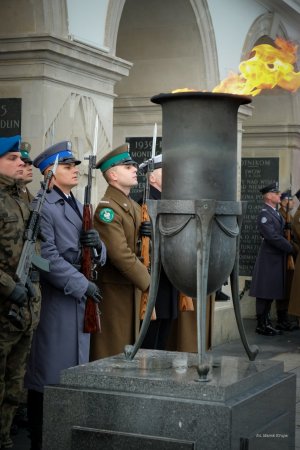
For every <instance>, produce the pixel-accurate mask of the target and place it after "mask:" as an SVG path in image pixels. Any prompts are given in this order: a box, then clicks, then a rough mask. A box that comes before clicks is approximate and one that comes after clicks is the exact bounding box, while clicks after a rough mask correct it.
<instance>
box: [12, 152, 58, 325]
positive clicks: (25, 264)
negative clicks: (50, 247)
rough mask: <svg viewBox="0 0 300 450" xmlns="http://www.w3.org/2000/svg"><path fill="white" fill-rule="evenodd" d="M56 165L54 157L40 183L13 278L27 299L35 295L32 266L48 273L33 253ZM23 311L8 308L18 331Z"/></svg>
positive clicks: (48, 266)
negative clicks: (25, 290) (26, 291)
mask: <svg viewBox="0 0 300 450" xmlns="http://www.w3.org/2000/svg"><path fill="white" fill-rule="evenodd" d="M57 165H58V156H57V157H56V160H55V163H54V166H53V169H52V170H49V172H48V173H47V175H46V178H45V180H44V182H43V183H41V185H42V188H43V193H42V195H41V196H40V197H39V198H38V200H37V203H36V206H35V208H34V209H33V210H32V211H31V212H30V216H29V219H28V222H27V225H26V229H25V233H24V240H25V242H24V245H23V248H22V253H21V256H20V259H19V263H18V267H17V269H16V273H15V277H14V278H15V280H16V281H18V282H20V283H22V284H23V285H24V286H26V287H27V289H28V294H29V299H31V298H34V297H35V295H36V293H35V289H34V286H33V284H32V282H31V279H30V276H29V274H30V270H31V268H32V266H34V267H36V268H37V269H39V270H43V271H44V272H49V271H50V264H49V261H48V260H47V259H44V258H42V257H41V256H39V255H37V254H36V253H35V244H36V241H37V238H38V234H39V231H40V222H41V211H42V207H43V204H44V202H45V198H46V194H47V193H48V192H49V190H50V184H51V181H52V178H53V176H54V175H55V172H56V168H57ZM23 309H24V308H23V307H19V306H18V305H16V304H14V303H13V304H11V306H10V309H9V312H8V316H7V317H8V319H9V320H10V321H11V322H12V323H13V324H14V325H15V326H16V327H17V328H19V329H22V322H23V318H24V316H23Z"/></svg>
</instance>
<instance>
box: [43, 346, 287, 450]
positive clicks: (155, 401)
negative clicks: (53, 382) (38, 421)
mask: <svg viewBox="0 0 300 450" xmlns="http://www.w3.org/2000/svg"><path fill="white" fill-rule="evenodd" d="M196 365H197V355H194V354H191V353H178V352H164V351H151V350H139V351H138V353H137V355H136V357H135V359H134V360H133V361H127V360H126V359H125V357H124V356H123V355H117V356H114V357H110V358H106V359H102V360H99V361H95V362H93V363H89V364H86V365H82V366H78V367H74V368H70V369H67V370H65V371H63V372H62V374H61V383H60V384H59V385H57V386H51V387H47V388H46V390H45V400H44V429H43V450H53V449H55V450H68V449H70V450H75V449H76V450H92V449H93V450H94V449H101V450H104V449H105V450H108V449H109V450H112V449H118V450H122V449H130V450H140V449H143V450H148V449H149V450H150V449H152V450H169V449H170V450H190V449H197V450H200V449H201V450H210V449H214V450H217V449H221V450H226V449H228V450H229V449H230V450H235V449H249V450H268V449H270V450H271V449H272V450H277V449H278V450H285V449H286V450H287V449H294V445H295V399H296V376H295V375H294V374H290V373H285V372H284V371H283V363H281V362H278V361H271V360H261V361H260V360H258V361H255V362H250V361H248V360H247V359H246V358H237V357H228V356H224V357H221V358H220V359H219V360H218V361H215V363H214V367H213V369H212V373H211V375H210V379H209V381H207V382H199V381H198V374H197V370H196Z"/></svg>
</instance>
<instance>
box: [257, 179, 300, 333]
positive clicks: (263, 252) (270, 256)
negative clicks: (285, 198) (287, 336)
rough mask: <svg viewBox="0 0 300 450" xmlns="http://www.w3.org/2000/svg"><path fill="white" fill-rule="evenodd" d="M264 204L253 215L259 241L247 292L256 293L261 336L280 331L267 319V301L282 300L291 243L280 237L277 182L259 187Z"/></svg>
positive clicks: (281, 235)
mask: <svg viewBox="0 0 300 450" xmlns="http://www.w3.org/2000/svg"><path fill="white" fill-rule="evenodd" d="M260 192H261V194H262V195H263V201H264V205H263V207H262V209H261V212H260V214H259V216H258V219H257V227H258V230H259V233H260V235H261V237H262V243H261V246H260V249H259V252H258V256H257V259H256V262H255V266H254V270H253V276H252V282H251V286H250V295H251V296H252V297H256V317H257V327H256V332H257V333H258V334H263V335H265V336H275V335H277V334H282V331H280V330H276V329H275V328H273V326H272V323H271V322H270V319H269V313H270V309H271V304H272V301H273V300H274V299H276V302H280V301H284V298H285V283H286V280H285V274H286V258H287V255H288V254H292V253H293V252H294V249H293V246H292V244H290V242H289V241H288V240H287V239H286V238H285V237H284V227H285V221H284V219H283V218H282V216H281V215H280V214H279V212H278V211H277V209H276V207H277V205H278V204H279V203H280V191H279V188H278V183H272V184H270V185H268V186H265V187H263V188H262V189H260Z"/></svg>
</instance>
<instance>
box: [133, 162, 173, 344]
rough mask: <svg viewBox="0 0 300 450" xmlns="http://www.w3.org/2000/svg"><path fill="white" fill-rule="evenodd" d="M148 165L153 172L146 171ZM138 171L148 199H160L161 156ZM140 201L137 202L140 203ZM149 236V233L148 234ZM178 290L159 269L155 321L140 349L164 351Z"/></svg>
mask: <svg viewBox="0 0 300 450" xmlns="http://www.w3.org/2000/svg"><path fill="white" fill-rule="evenodd" d="M149 164H151V165H153V167H152V168H153V170H152V171H148V168H149ZM139 168H140V170H141V171H142V172H144V173H145V174H146V176H148V177H149V185H150V192H149V199H151V200H160V199H161V186H162V155H157V156H155V157H154V158H153V160H151V159H150V160H148V161H145V162H144V163H142V164H141V165H140V167H139ZM141 202H142V200H141V201H140V202H139V203H141ZM145 224H146V223H145V222H143V223H142V226H141V234H142V235H143V234H144V230H146V233H145V235H147V228H146V227H147V224H146V225H145ZM149 234H150V236H151V233H149ZM178 297H179V292H178V290H177V289H176V288H175V287H174V286H173V285H172V283H171V282H170V281H169V279H168V277H167V275H166V273H165V271H164V269H163V267H161V271H160V277H159V285H158V291H157V297H156V301H155V312H156V320H151V322H150V325H149V328H148V330H147V333H146V336H145V338H144V341H143V344H142V347H143V348H148V349H156V350H165V349H166V344H167V339H168V337H169V334H170V331H171V325H172V321H173V320H174V319H176V318H177V315H178Z"/></svg>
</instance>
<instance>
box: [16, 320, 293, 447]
mask: <svg viewBox="0 0 300 450" xmlns="http://www.w3.org/2000/svg"><path fill="white" fill-rule="evenodd" d="M244 325H245V329H246V332H247V337H248V341H249V343H250V344H256V345H257V346H258V347H259V354H258V356H257V359H276V360H280V361H283V362H284V368H285V371H286V372H293V373H295V374H296V376H297V392H296V445H295V449H296V450H300V329H299V330H296V331H292V332H286V333H284V335H282V336H275V337H266V336H260V335H257V334H256V333H255V331H254V330H255V321H254V320H250V319H249V320H245V321H244ZM212 353H213V355H215V356H216V357H218V356H226V355H227V356H240V357H246V353H245V351H244V348H243V345H242V343H241V341H240V340H239V339H238V340H234V341H232V342H228V343H226V344H222V345H219V346H217V347H215V348H214V349H213V351H212ZM13 449H14V450H29V449H30V443H29V439H28V433H27V430H26V429H24V428H21V429H20V430H19V432H18V434H17V435H16V436H14V447H13ZM120 450H122V449H120Z"/></svg>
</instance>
